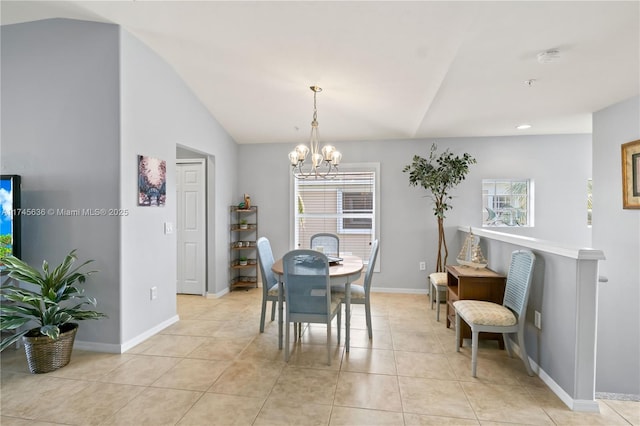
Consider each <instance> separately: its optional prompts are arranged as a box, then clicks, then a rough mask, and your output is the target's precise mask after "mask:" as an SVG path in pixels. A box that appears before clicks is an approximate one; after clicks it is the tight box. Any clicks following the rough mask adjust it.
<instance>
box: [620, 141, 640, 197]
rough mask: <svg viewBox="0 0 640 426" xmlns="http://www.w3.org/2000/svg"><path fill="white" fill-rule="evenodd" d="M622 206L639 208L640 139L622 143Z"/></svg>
mask: <svg viewBox="0 0 640 426" xmlns="http://www.w3.org/2000/svg"><path fill="white" fill-rule="evenodd" d="M622 208H624V209H640V140H637V141H633V142H627V143H625V144H622Z"/></svg>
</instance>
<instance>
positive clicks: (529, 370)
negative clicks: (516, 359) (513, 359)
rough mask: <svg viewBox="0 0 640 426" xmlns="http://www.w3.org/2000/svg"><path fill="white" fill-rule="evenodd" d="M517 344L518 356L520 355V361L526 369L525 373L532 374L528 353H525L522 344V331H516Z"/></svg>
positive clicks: (525, 350)
mask: <svg viewBox="0 0 640 426" xmlns="http://www.w3.org/2000/svg"><path fill="white" fill-rule="evenodd" d="M518 344H519V345H520V356H521V357H522V362H524V367H525V368H526V369H527V374H528V375H530V376H533V370H531V364H529V355H527V349H526V347H525V346H524V331H523V332H522V333H518Z"/></svg>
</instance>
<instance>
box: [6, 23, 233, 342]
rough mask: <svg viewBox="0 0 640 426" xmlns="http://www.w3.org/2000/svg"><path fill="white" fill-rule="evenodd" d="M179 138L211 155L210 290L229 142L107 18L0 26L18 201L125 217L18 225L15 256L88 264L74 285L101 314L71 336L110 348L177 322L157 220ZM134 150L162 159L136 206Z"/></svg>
mask: <svg viewBox="0 0 640 426" xmlns="http://www.w3.org/2000/svg"><path fill="white" fill-rule="evenodd" d="M178 145H180V146H183V147H188V148H191V149H194V150H196V151H198V152H201V153H206V155H207V156H208V158H209V163H211V164H210V165H211V167H210V168H209V170H210V172H211V173H212V174H211V179H210V185H209V188H208V190H209V194H208V195H209V199H210V200H211V202H210V206H209V216H210V217H209V223H210V224H212V226H211V227H210V228H209V229H208V233H209V240H210V243H211V244H210V250H209V262H210V264H209V277H208V278H209V283H208V284H209V291H213V292H216V291H221V290H222V289H226V288H227V287H228V284H227V276H228V269H227V256H228V255H227V253H228V250H227V247H228V243H227V241H228V228H227V223H228V210H227V206H228V205H229V204H231V203H234V202H235V194H236V193H237V191H236V190H235V188H236V178H235V176H236V169H235V164H236V158H237V147H236V144H235V142H234V141H233V140H232V139H231V137H230V136H229V135H228V134H227V133H226V132H225V131H224V129H222V127H221V126H220V125H219V124H218V122H217V121H216V120H215V119H214V118H212V117H211V115H210V114H209V113H208V111H207V109H206V108H205V107H204V106H203V105H202V104H201V102H200V101H199V100H198V99H197V98H196V97H195V96H194V94H193V93H192V92H191V91H190V90H189V89H188V88H187V87H186V85H185V84H184V82H183V81H182V79H180V78H179V77H178V75H177V74H176V73H175V71H174V70H173V69H172V68H171V67H169V66H168V65H167V64H166V63H165V62H164V61H163V60H161V59H160V58H159V57H158V56H157V55H156V54H155V53H153V52H151V51H150V50H149V49H148V48H147V47H146V46H145V45H143V44H142V43H140V42H139V41H138V40H137V39H135V38H134V37H132V36H131V35H129V34H128V33H126V32H121V31H120V29H119V28H118V27H117V26H114V25H108V24H97V23H88V22H82V21H74V20H58V19H56V20H45V21H39V22H34V23H28V24H19V25H9V26H3V27H2V152H1V154H2V157H1V164H2V172H3V173H15V174H20V175H22V176H23V188H24V201H23V204H24V207H31V208H45V209H47V208H54V209H57V208H69V209H75V208H120V209H123V210H125V211H127V212H128V214H127V215H126V216H121V217H61V216H55V215H52V216H50V215H47V216H45V217H30V218H25V219H26V220H24V222H23V231H24V241H23V253H24V255H23V257H24V258H25V260H27V261H32V262H37V263H40V262H41V261H42V259H43V258H46V259H48V260H50V261H51V262H52V263H53V262H59V261H60V260H62V257H63V256H64V254H65V253H66V252H68V251H69V250H70V249H72V248H78V249H79V254H80V255H81V256H82V257H83V258H85V259H86V258H93V259H96V262H95V267H96V269H99V270H100V273H99V274H97V275H96V276H95V277H92V278H91V279H90V281H89V283H88V291H87V293H88V295H90V296H95V297H96V298H97V300H98V308H99V309H100V310H102V311H104V312H105V313H107V314H108V315H109V318H108V319H104V320H100V321H95V322H93V321H86V322H85V323H83V324H81V327H80V331H79V333H78V342H77V343H79V344H80V345H82V344H85V346H87V347H91V348H93V349H99V350H105V351H119V350H121V349H122V348H123V347H125V348H126V347H129V346H130V345H131V344H134V343H135V342H137V341H140V340H141V339H144V337H147V336H149V335H151V334H153V333H154V332H156V331H158V330H159V329H160V328H162V327H163V326H164V325H166V324H167V323H169V322H170V321H174V320H175V319H176V318H177V317H176V303H175V298H176V296H175V292H176V284H175V283H176V238H175V234H170V235H165V234H164V232H163V227H164V223H165V222H173V223H175V220H176V202H175V159H176V147H177V146H178ZM138 154H142V155H149V156H153V157H158V158H161V159H164V160H166V161H167V194H168V197H167V203H166V205H165V206H164V207H138V206H137V156H138ZM213 166H215V167H213ZM216 236H220V238H216ZM151 286H157V287H158V299H156V300H154V301H151V300H150V296H149V289H150V287H151Z"/></svg>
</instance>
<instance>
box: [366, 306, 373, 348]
mask: <svg viewBox="0 0 640 426" xmlns="http://www.w3.org/2000/svg"><path fill="white" fill-rule="evenodd" d="M364 312H365V315H366V318H367V330H369V340H371V339H373V327H372V325H371V304H370V303H369V301H368V300H367V302H366V303H365V305H364Z"/></svg>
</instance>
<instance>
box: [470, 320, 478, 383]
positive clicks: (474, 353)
mask: <svg viewBox="0 0 640 426" xmlns="http://www.w3.org/2000/svg"><path fill="white" fill-rule="evenodd" d="M478 334H480V333H478V332H477V331H475V330H474V329H473V328H472V329H471V376H472V377H477V376H476V367H477V365H478Z"/></svg>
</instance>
